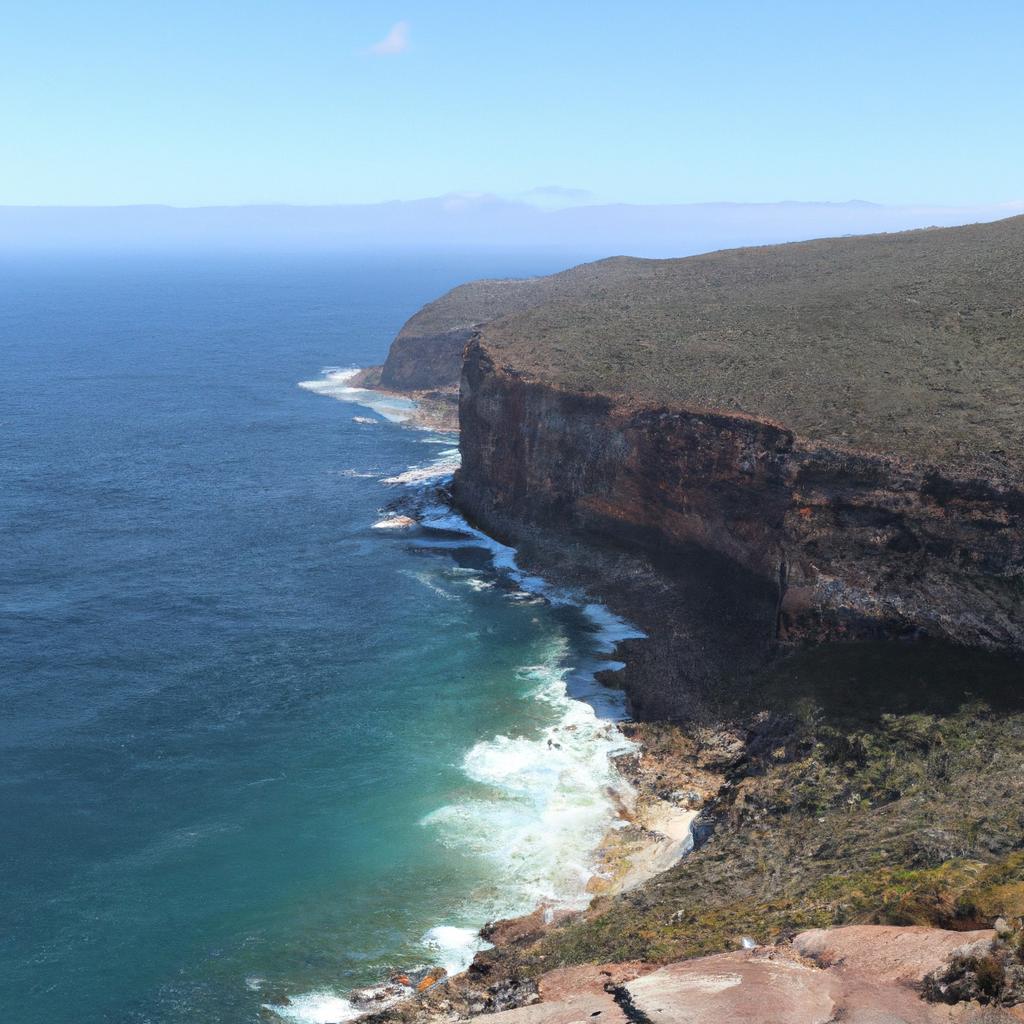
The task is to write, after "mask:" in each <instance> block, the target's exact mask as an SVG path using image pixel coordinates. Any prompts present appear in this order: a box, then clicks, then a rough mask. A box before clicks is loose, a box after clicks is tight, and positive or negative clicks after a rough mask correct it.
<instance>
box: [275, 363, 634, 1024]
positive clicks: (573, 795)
mask: <svg viewBox="0 0 1024 1024" xmlns="http://www.w3.org/2000/svg"><path fill="white" fill-rule="evenodd" d="M352 372H354V371H348V372H347V373H348V375H347V376H343V375H341V374H338V375H337V376H336V380H335V381H334V383H333V384H331V385H330V386H331V387H336V388H337V389H338V393H336V394H332V397H338V398H341V399H342V400H344V401H355V402H359V403H360V404H365V405H371V402H370V401H369V400H368V399H367V395H368V394H370V395H371V396H372V394H373V393H367V392H366V391H365V390H364V389H355V388H349V387H347V385H346V384H345V380H347V379H349V378H350V377H351V374H352ZM330 376H334V375H333V374H332V375H329V377H328V382H326V383H329V381H330ZM310 384H312V385H313V386H310ZM324 384H325V382H316V381H314V382H307V383H306V384H303V385H302V386H303V387H308V389H309V390H311V391H318V392H319V393H322V394H324V393H332V392H330V391H328V390H327V388H326V387H325V386H324ZM385 397H387V396H385ZM371 407H372V408H377V407H376V406H375V405H371ZM378 411H381V410H378ZM382 415H386V414H385V413H383V412H382ZM389 418H392V417H389ZM424 440H425V441H426V442H427V443H433V444H438V443H441V442H442V441H443V439H442V438H437V437H431V438H425V439H424ZM448 443H449V444H450V442H448ZM457 468H458V449H456V448H451V447H449V448H447V449H446V450H444V451H442V452H439V453H438V457H437V458H436V459H434V460H432V461H430V462H429V463H427V464H425V465H422V466H414V467H411V468H410V469H408V470H406V471H405V472H404V473H400V474H397V475H395V476H392V477H387V478H385V479H384V480H383V482H384V483H389V484H402V485H406V486H417V485H420V486H422V485H427V484H434V483H436V482H439V481H440V480H442V479H443V478H445V477H448V476H450V475H451V474H452V473H453V472H454V471H455V470H456V469H457ZM418 518H419V526H420V528H421V536H419V537H418V538H417V546H418V547H436V548H441V549H444V548H448V549H455V548H465V547H467V546H473V547H481V548H484V549H486V550H487V552H488V553H489V555H490V559H491V563H492V566H493V569H494V571H495V572H496V573H497V574H498V575H499V576H500V577H503V578H504V579H505V580H506V581H508V582H511V583H513V584H514V585H515V587H516V588H517V589H516V590H514V591H512V592H511V594H512V596H519V597H521V598H522V597H530V596H533V597H536V598H543V599H544V600H545V601H547V602H548V603H550V604H552V605H556V606H557V605H561V606H569V605H571V606H576V607H578V608H580V610H581V611H582V613H583V614H584V616H585V617H586V618H587V619H588V620H589V621H590V623H591V624H592V627H593V644H592V656H588V655H586V654H581V653H579V652H573V651H572V650H571V649H570V646H569V643H568V641H567V640H566V639H565V638H564V637H561V638H558V639H557V640H555V641H552V643H551V644H550V646H549V648H548V649H547V650H546V651H545V652H544V655H543V657H542V659H541V661H540V663H538V664H533V665H524V666H522V667H521V668H520V669H519V670H518V672H517V676H518V680H519V682H520V684H524V683H525V684H526V687H525V697H526V699H528V700H531V701H536V702H539V703H541V704H544V705H546V706H547V707H548V708H549V709H550V711H551V716H550V718H549V723H550V724H548V725H547V726H546V727H544V728H541V729H539V730H535V731H534V733H532V734H524V735H497V736H494V737H491V738H490V739H486V740H482V741H480V742H478V743H476V744H475V745H474V746H473V747H472V748H471V749H470V750H469V751H467V753H466V754H465V756H464V758H463V760H462V765H461V768H462V771H463V773H464V775H465V776H466V778H467V780H468V781H470V782H471V783H473V784H475V787H476V790H475V792H474V793H473V794H472V795H468V796H466V797H464V798H462V799H459V800H457V801H455V802H453V803H450V804H446V805H444V806H442V807H439V808H437V809H436V810H435V811H433V812H431V813H430V814H428V815H427V816H426V817H425V818H424V819H423V821H422V822H421V824H422V825H423V827H424V828H426V829H428V830H430V831H433V832H434V833H435V835H436V836H437V837H438V839H439V841H440V842H441V843H443V844H444V845H446V846H448V847H450V848H452V849H457V850H460V851H462V852H464V853H468V854H471V855H473V856H476V857H480V858H482V859H483V860H484V861H486V862H488V863H489V864H490V865H491V866H492V868H493V877H494V880H495V884H494V886H492V887H484V891H483V892H477V893H470V894H467V897H466V900H465V902H464V904H463V905H462V906H461V907H460V908H458V909H457V910H456V911H455V912H454V913H453V915H452V918H451V919H450V920H448V921H444V922H441V923H439V924H437V925H435V926H434V927H432V928H430V929H429V930H428V931H427V932H426V933H425V934H424V935H423V936H422V939H421V944H422V948H423V951H424V955H425V956H426V957H427V958H428V959H429V960H430V961H432V962H433V963H434V964H436V965H438V966H442V967H444V968H445V969H446V970H447V971H448V972H449V973H457V972H459V971H462V970H465V969H466V968H467V967H468V966H469V964H470V963H471V962H472V960H473V957H474V956H475V955H476V953H477V952H478V951H479V950H481V949H485V948H487V945H488V944H487V943H486V942H484V940H482V939H481V938H480V935H479V932H480V928H481V927H482V926H483V925H484V924H485V923H486V922H487V921H491V920H497V919H499V918H503V917H514V916H518V915H520V914H526V913H529V912H531V911H532V910H534V909H535V908H537V907H538V906H543V907H545V913H546V915H547V916H550V914H551V911H552V910H553V909H554V908H576V909H581V908H583V907H585V906H586V905H587V903H588V902H589V901H590V894H589V892H588V888H587V885H588V882H589V881H590V879H591V878H593V877H594V855H595V851H596V849H597V847H598V844H599V843H600V841H601V838H602V837H603V836H604V834H605V833H606V832H607V831H608V830H609V829H610V828H612V827H614V825H615V824H616V823H617V820H618V812H617V805H618V803H619V801H620V800H621V798H622V797H625V796H627V795H628V793H629V790H630V785H629V783H628V782H627V781H626V780H625V779H623V778H622V776H621V775H620V774H619V773H618V771H617V770H616V768H615V765H614V762H613V758H614V757H615V756H616V755H617V754H620V753H625V752H627V751H629V750H631V749H633V744H632V743H631V742H630V741H629V740H628V739H627V738H626V737H625V736H624V735H623V733H622V732H621V731H620V730H619V729H618V727H617V725H616V723H617V722H618V721H621V720H622V719H623V718H625V717H626V716H627V709H626V703H625V698H624V696H623V695H622V693H621V692H619V691H615V690H610V689H608V688H606V687H603V686H601V685H600V684H599V683H598V682H597V680H596V678H595V673H596V672H598V671H615V670H617V669H620V668H622V667H623V663H622V662H617V661H611V660H608V659H607V658H606V657H604V656H605V655H607V654H610V653H612V652H613V651H614V650H615V648H616V646H617V644H618V643H619V642H620V641H622V640H627V639H633V638H642V637H643V636H644V634H643V633H642V632H640V631H639V630H637V629H636V628H634V627H633V626H631V625H630V624H629V623H627V622H626V621H625V620H623V619H621V618H619V617H618V616H616V615H614V614H613V613H612V612H611V611H610V610H609V609H608V608H606V607H604V606H603V605H600V604H596V603H587V602H586V601H584V600H582V599H581V598H580V596H579V595H578V594H575V593H573V592H572V591H569V590H565V589H562V588H558V587H553V586H551V585H549V584H548V583H547V582H546V581H544V580H543V579H541V578H540V577H538V576H534V575H531V574H529V573H527V572H525V571H523V570H522V569H521V568H520V567H519V565H518V564H517V562H516V551H515V549H514V548H512V547H510V546H508V545H506V544H502V543H500V542H498V541H496V540H494V539H493V538H491V537H489V536H488V535H487V534H485V533H483V532H482V531H480V530H477V529H476V528H474V527H472V526H470V525H469V523H467V522H466V520H465V519H463V518H462V516H460V515H459V514H458V513H456V512H454V511H453V510H452V509H450V508H449V507H446V506H442V505H437V504H435V505H428V506H427V507H426V508H424V509H421V510H420V514H419V516H418ZM418 578H419V577H418ZM421 581H422V582H429V581H427V580H425V579H421ZM468 582H469V583H470V586H472V587H473V589H490V588H491V586H493V584H491V583H490V581H481V582H480V583H479V584H476V585H474V583H473V582H472V579H470V580H469V581H468ZM435 586H436V585H435ZM445 596H448V595H445ZM577 697H582V698H583V699H576V698H577ZM274 1009H275V1010H276V1012H277V1013H278V1014H279V1015H280V1016H282V1017H284V1018H285V1019H288V1020H292V1021H295V1022H297V1024H298V1022H302V1024H317V1022H319V1021H324V1020H328V1019H331V1020H335V1019H336V1020H339V1021H346V1020H350V1019H352V1017H353V1016H356V1015H358V1012H357V1011H355V1010H354V1008H353V1007H352V1004H351V1003H349V1002H348V1000H345V999H341V998H339V997H337V996H335V995H333V994H330V993H323V992H319V993H318V992H314V993H309V994H307V995H305V996H301V997H298V998H297V999H295V1000H293V1001H292V1005H291V1006H290V1007H282V1008H277V1007H275V1008H274ZM324 1013H334V1014H335V1016H334V1017H328V1016H324V1015H323V1014H324Z"/></svg>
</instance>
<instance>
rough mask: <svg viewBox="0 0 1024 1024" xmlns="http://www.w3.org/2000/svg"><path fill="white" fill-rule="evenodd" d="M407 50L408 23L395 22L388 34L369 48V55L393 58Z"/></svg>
mask: <svg viewBox="0 0 1024 1024" xmlns="http://www.w3.org/2000/svg"><path fill="white" fill-rule="evenodd" d="M408 49H409V22H407V21H396V22H395V24H394V25H392V26H391V30H390V31H389V32H388V34H387V35H386V36H385V37H384V38H383V39H382V40H381V41H380V42H379V43H374V44H373V46H371V47H370V53H372V54H374V55H375V56H377V57H393V56H395V55H396V54H399V53H405V51H406V50H408Z"/></svg>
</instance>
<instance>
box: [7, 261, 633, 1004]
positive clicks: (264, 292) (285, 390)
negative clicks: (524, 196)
mask: <svg viewBox="0 0 1024 1024" xmlns="http://www.w3.org/2000/svg"><path fill="white" fill-rule="evenodd" d="M571 262H573V260H572V259H571V258H569V257H567V256H564V255H557V254H550V253H548V254H522V253H520V254H511V255H509V254H505V255H502V254H495V253H483V254H480V253H478V254H470V255H465V256H452V255H447V256H444V257H426V256H416V255H408V254H405V255H389V254H383V253H376V254H362V255H358V256H342V255H318V256H292V257H289V256H275V257H269V256H267V257H255V256H233V257H229V256H223V257H217V258H213V257H203V258H187V257H184V256H182V257H175V258H173V259H172V258H161V257H157V256H148V257H138V258H132V259H129V258H124V257H121V258H118V257H112V256H106V257H96V258H93V259H88V258H83V257H66V258H64V257H56V256H54V257H45V258H44V257H38V258H33V259H31V260H26V259H19V260H13V259H4V260H3V261H2V265H0V530H2V545H0V673H2V680H0V712H2V714H0V765H2V770H0V823H2V824H0V1006H2V1007H3V1008H4V1014H5V1019H9V1020H12V1021H13V1020H17V1021H18V1022H20V1024H37V1022H39V1024H42V1022H46V1024H64V1022H69V1024H70V1022H72V1021H74V1022H81V1024H84V1022H88V1024H100V1022H117V1024H142V1022H153V1024H163V1022H175V1024H178V1022H181V1024H184V1022H189V1024H197V1022H202V1024H215V1022H230V1024H237V1022H247V1021H261V1020H262V1021H267V1020H270V1021H275V1020H297V1021H330V1020H339V1019H344V1018H345V1017H346V1016H348V1015H350V1007H349V1006H348V1004H347V1003H346V1001H345V998H344V997H345V994H346V993H347V991H348V990H349V989H350V988H352V987H353V986H357V985H367V984H373V983H374V982H376V981H378V980H380V979H381V978H382V977H383V976H385V975H386V974H387V973H388V972H389V971H391V970H393V969H394V968H408V967H411V966H415V965H417V964H423V963H444V964H448V965H449V966H452V967H455V966H458V964H459V963H461V962H464V960H465V957H466V956H467V955H469V954H471V952H472V948H473V941H474V940H473V932H474V929H475V928H476V927H478V926H479V924H480V923H482V921H483V920H485V919H487V918H488V917H492V916H498V915H501V914H503V913H507V912H515V911H517V910H520V911H521V910H525V909H528V908H529V907H530V906H532V905H534V904H535V903H536V902H537V901H538V900H544V899H547V900H555V901H558V900H561V901H570V902H571V901H572V900H573V899H578V898H580V893H581V891H582V885H583V883H584V882H585V880H586V877H587V871H588V862H587V854H588V851H589V849H590V848H591V846H592V844H593V842H594V841H595V838H596V837H597V836H598V835H599V834H600V833H601V831H602V830H603V829H604V827H606V825H607V823H608V820H609V815H610V813H611V812H610V805H609V803H608V800H607V798H606V796H605V792H604V790H605V787H606V786H607V785H609V784H613V783H614V779H613V778H612V777H611V774H610V769H609V768H608V763H607V754H608V751H609V749H611V747H612V746H614V744H615V743H616V742H617V741H616V738H615V735H614V730H610V729H609V727H608V726H607V724H605V723H604V722H602V721H601V720H600V719H599V718H596V717H595V715H594V713H593V711H592V710H591V709H590V707H589V706H587V705H585V704H580V703H578V702H576V701H572V700H570V699H568V698H567V696H566V686H567V684H568V685H572V684H573V680H576V685H583V684H584V681H585V680H586V678H587V672H588V671H589V669H590V668H592V666H593V661H594V659H595V658H601V657H606V656H607V655H606V653H602V651H601V650H600V648H601V646H602V641H601V634H600V631H599V630H598V628H597V624H595V618H594V616H593V615H591V616H589V617H588V616H587V615H585V614H583V613H582V612H581V611H580V610H579V609H578V608H576V607H575V606H573V605H571V604H559V603H555V604H552V603H549V602H543V601H540V600H538V599H537V598H536V597H533V596H531V594H530V593H529V590H530V589H531V588H530V587H529V586H527V587H526V588H525V591H524V588H523V587H521V586H520V585H519V584H517V582H516V579H515V578H514V577H510V576H509V575H508V574H507V573H506V572H503V571H500V566H499V570H497V571H496V570H495V568H494V567H493V565H492V560H491V553H489V552H488V550H487V549H486V547H481V546H479V545H478V544H477V543H476V541H474V540H473V538H467V537H465V535H464V532H460V531H461V526H460V524H459V523H458V521H456V520H452V519H446V518H445V516H446V512H445V510H444V509H443V508H437V509H434V510H433V511H432V513H431V514H432V515H433V523H434V528H432V529H419V530H415V531H411V532H409V531H405V532H403V531H385V530H374V529H373V524H374V523H375V522H377V521H378V520H380V519H381V518H382V516H386V515H387V514H388V508H389V507H390V506H391V505H392V504H393V503H394V502H395V501H396V500H399V499H401V498H402V497H403V495H406V494H411V493H412V492H413V491H414V490H415V487H416V485H415V484H413V485H409V484H405V483H401V482H399V483H391V484H388V483H384V482H382V481H384V480H387V479H391V478H395V477H398V476H401V474H403V473H405V472H406V471H407V470H408V469H409V468H410V467H425V466H426V467H429V466H431V464H438V463H444V462H445V460H446V459H450V455H451V448H452V444H453V440H452V438H451V437H450V436H441V435H435V434H430V433H429V432H424V431H420V430H414V429H409V428H407V427H402V426H398V425H395V424H394V423H390V422H388V421H387V420H386V419H384V418H383V417H381V416H380V415H378V414H377V413H374V412H372V411H368V410H367V409H363V408H360V407H357V406H354V405H351V404H347V403H343V402H339V401H334V400H331V398H330V397H329V395H330V392H331V388H330V387H329V386H328V387H326V388H324V387H318V384H323V383H324V382H327V383H328V384H329V383H330V380H331V378H330V376H329V372H330V368H331V367H344V366H358V365H367V364H370V363H374V362H379V361H380V360H381V359H382V358H383V356H384V354H385V352H386V350H387V345H388V343H389V341H390V339H391V337H392V336H393V335H394V333H395V331H396V330H397V328H398V327H399V326H400V325H401V323H402V322H403V320H404V319H405V318H406V317H407V316H408V315H409V314H411V313H412V312H413V311H415V309H417V308H418V307H419V306H420V305H421V304H422V303H423V302H425V301H427V300H428V299H430V298H432V297H434V296H436V295H437V294H439V293H440V292H442V291H444V290H445V289H446V288H448V287H450V286H452V285H454V284H456V283H458V282H460V281H462V280H467V279H470V278H473V277H478V276H485V275H486V276H510V275H522V274H528V273H547V272H550V271H552V270H555V269H559V268H560V267H561V266H565V265H568V264H570V263H571ZM300 382H311V386H312V388H313V390H312V391H311V390H310V389H309V388H308V387H307V388H301V387H298V386H297V385H298V384H299V383H300ZM317 390H320V391H321V392H322V393H320V394H318V393H316V392H317ZM323 392H326V394H325V393H323ZM354 416H359V417H361V418H365V419H370V420H373V421H374V422H372V423H361V422H356V421H354V419H353V417H354ZM439 471H440V470H439ZM413 476H414V477H415V476H416V474H413ZM420 486H422V485H420ZM498 561H499V562H504V563H507V561H508V553H507V552H504V553H501V552H499V559H498ZM569 724H572V725H575V726H576V728H575V729H572V730H568V729H566V728H565V727H566V726H567V725H569ZM553 737H554V738H556V739H560V740H561V741H562V742H557V743H551V744H549V743H548V742H547V741H548V740H549V739H552V738H553Z"/></svg>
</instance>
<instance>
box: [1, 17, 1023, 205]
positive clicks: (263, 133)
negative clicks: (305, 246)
mask: <svg viewBox="0 0 1024 1024" xmlns="http://www.w3.org/2000/svg"><path fill="white" fill-rule="evenodd" d="M1022 120H1024V0H971V2H967V0H958V2H944V0H918V2H910V0H858V2H846V0H806V2H790V0H749V2H744V0H702V2H697V0H676V2H673V3H661V2H643V0H638V2H634V3H624V2H622V0H615V2H604V0H590V2H586V3H583V2H575V0H566V2H559V0H544V2H534V0H517V2H516V3H480V2H475V3H461V2H458V3H457V2H445V0H429V2H428V0H399V2H391V0H378V2H374V3H349V2H344V0H279V2H278V0H244V2H243V0H203V2H195V0H174V2H171V0H145V2H140V0H131V2H127V0H72V2H57V0H33V2H32V3H10V4H7V5H5V11H4V17H3V28H2V32H0V204H9V205H37V204H39V205H62V204H68V205H79V204H81V205H106V204H133V203H167V204H173V205H181V206H194V205H211V204H247V203H295V204H322V203H370V202H381V201H387V200H395V199H414V198H420V197H425V196H436V195H445V194H449V193H459V192H470V193H488V194H496V195H500V196H504V197H509V198H515V197H526V198H527V199H529V200H530V201H536V202H538V203H540V204H542V205H571V204H574V203H589V202H628V203H694V202H713V201H723V200H727V201H733V202H772V201H779V200H787V199H792V200H805V201H806V200H810V201H819V200H820V201H826V200H832V201H842V200H849V199H863V200H868V201H872V202H878V203H929V204H950V205H966V204H978V203H996V202H1007V201H1013V200H1019V199H1021V198H1024V130H1022Z"/></svg>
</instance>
